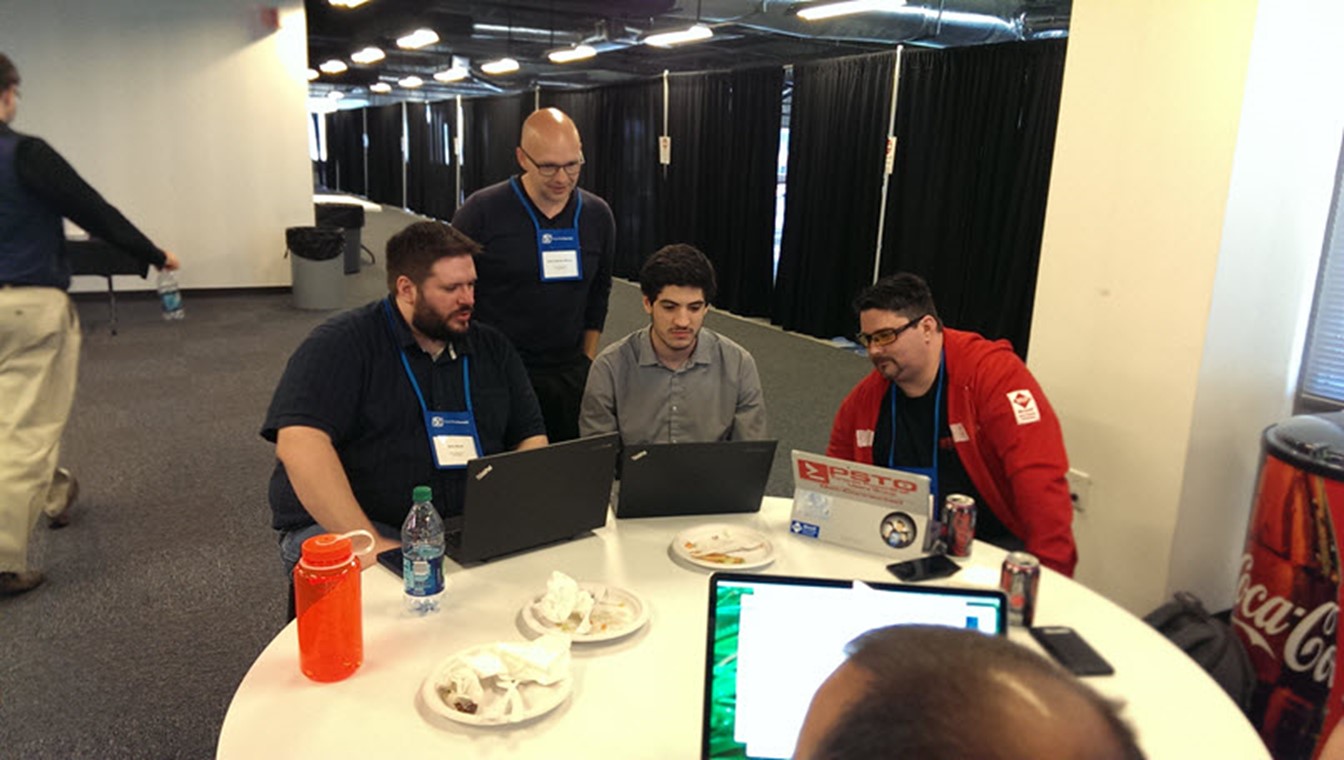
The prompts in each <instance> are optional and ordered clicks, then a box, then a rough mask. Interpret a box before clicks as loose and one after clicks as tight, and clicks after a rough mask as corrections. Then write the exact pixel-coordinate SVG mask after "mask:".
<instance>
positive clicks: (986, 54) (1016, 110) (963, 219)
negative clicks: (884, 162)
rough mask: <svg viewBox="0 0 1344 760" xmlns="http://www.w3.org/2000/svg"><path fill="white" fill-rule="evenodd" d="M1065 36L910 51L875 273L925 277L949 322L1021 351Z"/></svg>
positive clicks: (1031, 297) (1030, 302) (1036, 259)
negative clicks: (884, 223) (897, 273)
mask: <svg viewBox="0 0 1344 760" xmlns="http://www.w3.org/2000/svg"><path fill="white" fill-rule="evenodd" d="M1064 53H1065V41H1063V40H1051V41H1044V42H1020V43H1008V44H1002V45H990V46H982V47H968V48H956V49H948V50H924V51H912V52H907V53H906V55H905V57H904V61H903V63H902V72H901V83H900V94H899V98H898V104H897V106H898V110H897V117H896V129H897V135H898V137H899V141H898V148H897V154H896V163H895V170H894V173H893V176H892V181H891V190H890V192H889V193H888V200H887V219H886V230H885V233H884V240H883V246H882V265H881V271H882V273H883V274H888V273H891V272H895V271H910V272H915V273H916V274H919V275H921V276H922V277H924V278H925V279H926V280H928V282H929V287H930V288H931V289H932V290H933V293H934V298H935V300H936V302H937V304H938V311H939V313H940V315H941V316H942V318H943V319H944V321H946V322H947V324H949V325H951V326H953V327H957V328H961V329H967V330H974V331H976V332H979V333H981V334H983V335H986V336H987V337H993V338H1007V339H1008V340H1009V341H1011V342H1012V344H1013V346H1014V348H1015V350H1016V351H1017V352H1018V353H1019V354H1020V355H1022V356H1023V357H1025V356H1026V353H1027V340H1028V337H1029V336H1030V332H1031V314H1032V305H1033V302H1034V300H1035V292H1036V272H1037V265H1038V263H1039V261H1040V249H1041V236H1042V233H1043V229H1044V224H1045V203H1046V195H1047V192H1048V190H1049V182H1050V163H1051V157H1052V156H1053V154H1054V140H1055V125H1056V122H1057V118H1058V113H1059V96H1060V89H1061V86H1062V84H1063V72H1064Z"/></svg>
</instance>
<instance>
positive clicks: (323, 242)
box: [285, 209, 363, 309]
mask: <svg viewBox="0 0 1344 760" xmlns="http://www.w3.org/2000/svg"><path fill="white" fill-rule="evenodd" d="M362 210H363V209H361V211H362ZM285 248H286V252H287V254H288V255H289V271H290V275H291V277H292V278H293V289H294V306H295V308H299V309H339V308H341V306H342V305H343V304H344V302H345V278H344V274H345V273H344V271H343V266H342V261H341V253H342V252H343V251H344V250H345V233H344V231H343V230H341V228H339V227H290V228H288V229H286V230H285Z"/></svg>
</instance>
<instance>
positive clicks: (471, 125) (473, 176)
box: [462, 92, 533, 197]
mask: <svg viewBox="0 0 1344 760" xmlns="http://www.w3.org/2000/svg"><path fill="white" fill-rule="evenodd" d="M532 102H533V95H532V93H530V92H529V93H523V94H519V95H505V96H500V97H494V98H473V99H471V100H464V101H462V111H463V122H464V124H463V127H462V129H463V131H464V132H465V140H464V143H465V144H464V145H463V148H462V150H463V157H462V159H463V166H462V191H463V196H464V197H465V196H468V195H471V194H472V193H474V192H476V191H477V190H480V189H481V188H483V187H486V186H488V185H493V184H494V183H496V182H499V181H501V180H505V179H508V178H509V177H510V176H512V175H513V174H515V173H517V172H518V171H519V168H518V161H517V159H516V158H515V156H514V151H513V149H514V148H516V147H518V136H519V134H520V133H521V132H522V130H523V119H525V118H527V115H528V114H529V113H531V112H532Z"/></svg>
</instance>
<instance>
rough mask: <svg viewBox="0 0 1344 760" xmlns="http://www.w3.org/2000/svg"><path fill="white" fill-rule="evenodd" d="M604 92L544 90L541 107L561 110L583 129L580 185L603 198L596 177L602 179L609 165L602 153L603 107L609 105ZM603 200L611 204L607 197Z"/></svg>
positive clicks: (591, 90) (581, 130)
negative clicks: (605, 168)
mask: <svg viewBox="0 0 1344 760" xmlns="http://www.w3.org/2000/svg"><path fill="white" fill-rule="evenodd" d="M603 93H604V90H603V89H601V88H591V89H586V90H542V91H541V107H542V108H559V109H560V110H561V111H564V112H565V113H566V114H568V115H569V118H571V119H573V120H574V125H575V126H576V127H578V128H579V137H580V139H582V140H583V161H584V164H583V171H582V172H581V173H580V174H579V186H580V187H582V188H583V189H585V190H588V191H590V192H594V193H597V194H598V195H602V192H601V191H600V190H599V189H598V188H597V186H596V185H594V184H593V183H594V178H595V177H601V176H603V175H602V172H603V168H604V166H605V162H604V161H603V158H604V157H603V155H602V152H603V150H604V146H603V143H602V104H603V103H604V102H605V98H604V95H603ZM603 200H607V201H610V200H611V199H610V198H606V197H605V196H604V198H603Z"/></svg>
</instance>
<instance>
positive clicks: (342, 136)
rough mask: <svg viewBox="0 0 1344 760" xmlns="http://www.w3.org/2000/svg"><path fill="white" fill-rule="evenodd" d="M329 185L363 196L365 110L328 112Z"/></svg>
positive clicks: (365, 191)
mask: <svg viewBox="0 0 1344 760" xmlns="http://www.w3.org/2000/svg"><path fill="white" fill-rule="evenodd" d="M327 179H328V187H332V188H335V189H338V190H341V191H343V192H347V193H355V194H357V195H365V194H366V193H367V188H366V187H365V186H364V111H363V109H359V110H349V111H334V112H332V113H329V114H327Z"/></svg>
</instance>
